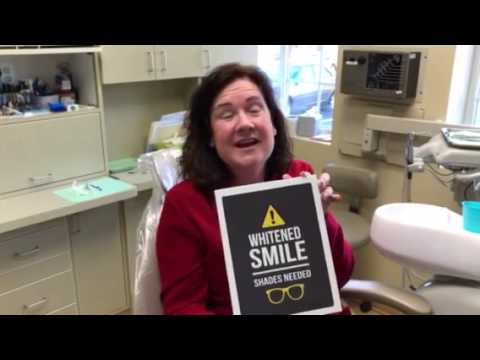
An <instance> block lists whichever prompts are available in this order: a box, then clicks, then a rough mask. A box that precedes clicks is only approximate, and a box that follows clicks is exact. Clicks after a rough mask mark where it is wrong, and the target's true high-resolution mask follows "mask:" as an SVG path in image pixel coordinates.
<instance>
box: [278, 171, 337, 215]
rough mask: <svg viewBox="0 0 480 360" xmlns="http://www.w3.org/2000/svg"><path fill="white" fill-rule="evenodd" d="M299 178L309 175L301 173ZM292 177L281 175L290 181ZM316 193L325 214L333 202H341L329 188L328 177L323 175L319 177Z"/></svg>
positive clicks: (325, 174)
mask: <svg viewBox="0 0 480 360" xmlns="http://www.w3.org/2000/svg"><path fill="white" fill-rule="evenodd" d="M300 175H301V176H308V175H311V174H310V173H308V172H302V173H301V174H300ZM291 178H292V177H291V176H290V175H288V174H285V175H283V179H284V180H287V179H291ZM318 191H319V192H320V198H321V199H322V205H323V211H324V212H325V213H326V212H327V211H328V208H329V207H330V205H331V204H332V203H334V202H337V201H341V200H342V197H341V196H340V194H337V193H336V192H335V191H334V190H333V188H332V187H331V186H330V175H329V174H327V173H324V174H322V175H320V178H319V179H318Z"/></svg>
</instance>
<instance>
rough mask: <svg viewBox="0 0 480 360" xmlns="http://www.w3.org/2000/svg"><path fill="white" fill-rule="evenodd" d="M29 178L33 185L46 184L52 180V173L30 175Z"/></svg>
mask: <svg viewBox="0 0 480 360" xmlns="http://www.w3.org/2000/svg"><path fill="white" fill-rule="evenodd" d="M29 180H30V182H31V183H32V184H33V185H43V184H48V183H51V182H53V174H48V175H47V176H32V177H30V178H29Z"/></svg>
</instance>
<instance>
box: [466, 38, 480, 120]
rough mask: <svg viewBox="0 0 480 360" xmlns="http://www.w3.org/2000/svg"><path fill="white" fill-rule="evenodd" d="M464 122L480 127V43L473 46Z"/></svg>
mask: <svg viewBox="0 0 480 360" xmlns="http://www.w3.org/2000/svg"><path fill="white" fill-rule="evenodd" d="M462 123H464V124H466V125H474V126H479V127H480V45H474V46H473V53H472V60H471V68H470V84H469V86H468V90H467V100H466V104H465V116H464V119H463V121H462Z"/></svg>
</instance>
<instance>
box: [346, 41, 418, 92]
mask: <svg viewBox="0 0 480 360" xmlns="http://www.w3.org/2000/svg"><path fill="white" fill-rule="evenodd" d="M420 59H421V53H420V52H401V51H396V52H389V51H360V50H345V51H344V53H343V67H342V80H341V92H342V93H343V94H345V95H357V96H367V97H373V98H375V99H376V100H395V99H398V100H413V99H415V98H416V96H417V87H418V79H419V70H420Z"/></svg>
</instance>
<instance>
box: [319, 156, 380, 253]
mask: <svg viewBox="0 0 480 360" xmlns="http://www.w3.org/2000/svg"><path fill="white" fill-rule="evenodd" d="M324 172H326V173H328V174H330V177H331V184H332V186H333V188H334V189H335V191H336V192H338V193H340V194H342V195H343V197H344V200H345V202H346V203H347V204H348V209H339V210H337V209H334V210H332V212H333V214H334V215H335V218H336V219H337V220H338V222H339V223H340V224H341V225H342V228H343V231H344V233H345V237H346V238H347V240H348V242H349V243H350V245H351V246H352V248H353V249H355V250H356V249H360V248H361V247H363V246H365V245H366V244H367V243H368V241H369V240H370V224H369V223H368V222H367V221H366V220H365V219H364V218H363V217H362V216H360V209H361V205H362V200H363V199H375V198H376V197H377V194H378V180H377V174H376V173H375V172H373V171H369V170H366V169H360V168H355V167H348V166H342V165H337V164H334V163H329V164H327V165H326V166H325V169H324Z"/></svg>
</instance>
